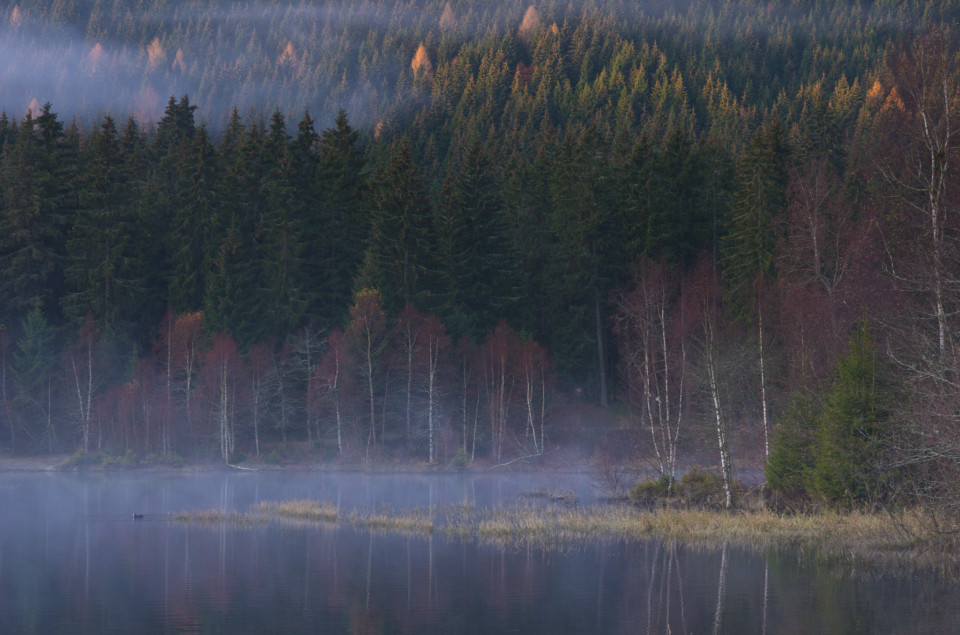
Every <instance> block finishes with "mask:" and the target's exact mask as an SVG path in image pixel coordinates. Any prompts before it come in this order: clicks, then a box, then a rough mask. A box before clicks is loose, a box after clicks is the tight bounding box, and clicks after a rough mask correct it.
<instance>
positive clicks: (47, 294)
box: [0, 109, 70, 322]
mask: <svg viewBox="0 0 960 635" xmlns="http://www.w3.org/2000/svg"><path fill="white" fill-rule="evenodd" d="M48 110H49V109H48ZM45 117H46V119H45V126H46V127H45V128H40V125H39V123H38V122H37V121H36V120H34V119H33V117H32V116H31V113H29V112H28V113H27V116H26V117H25V118H24V119H23V121H22V122H21V124H20V129H19V131H18V132H17V140H16V143H14V144H12V145H8V146H7V147H6V148H5V149H4V154H3V160H2V164H0V192H2V193H3V198H4V200H3V205H2V214H3V216H2V223H0V224H2V227H3V228H4V231H3V232H0V272H2V275H0V292H2V294H3V297H4V299H5V300H4V305H5V306H4V308H3V311H4V314H5V315H4V319H6V320H8V321H12V322H17V321H19V320H21V319H23V318H24V317H26V314H27V312H29V311H30V310H31V309H33V308H39V309H41V310H42V311H43V313H44V314H45V315H48V316H56V315H58V314H59V308H60V307H59V304H60V298H61V296H62V293H63V268H64V258H65V253H64V252H65V228H64V225H65V217H64V212H65V211H66V210H68V209H69V208H70V206H69V205H67V204H66V201H65V200H64V198H65V197H66V196H67V192H68V191H67V189H66V188H67V185H68V184H67V183H63V182H61V181H60V180H59V179H58V177H60V176H62V175H64V174H65V173H66V172H67V170H68V169H69V167H68V166H67V165H64V164H60V165H58V159H59V157H58V151H59V141H60V139H59V136H58V134H59V133H58V130H59V129H60V128H61V127H62V126H60V125H59V124H58V123H57V122H56V120H55V115H52V114H51V113H48V114H47V115H45Z"/></svg>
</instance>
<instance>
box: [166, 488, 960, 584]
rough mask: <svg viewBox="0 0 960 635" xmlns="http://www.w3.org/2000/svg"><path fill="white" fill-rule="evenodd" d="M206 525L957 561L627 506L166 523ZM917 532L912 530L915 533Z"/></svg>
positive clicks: (197, 518)
mask: <svg viewBox="0 0 960 635" xmlns="http://www.w3.org/2000/svg"><path fill="white" fill-rule="evenodd" d="M171 518H172V519H173V520H176V521H181V522H198V523H204V524H221V523H231V524H238V525H243V524H253V523H259V522H280V523H288V524H303V523H318V522H328V523H336V525H337V526H346V527H355V528H362V529H367V530H371V531H382V532H398V533H406V534H420V535H431V534H434V533H438V534H440V535H443V536H445V537H448V538H450V539H457V540H476V541H479V542H484V543H491V544H496V545H500V546H504V547H507V546H511V547H535V548H543V549H554V548H564V547H569V546H571V545H576V544H583V543H586V542H590V541H595V540H645V539H651V538H655V539H661V540H667V541H680V542H684V543H687V544H691V545H699V546H705V547H710V546H720V545H723V544H733V545H738V546H743V547H747V548H755V549H767V548H799V549H803V550H805V551H810V552H816V553H818V554H822V555H825V556H839V557H842V558H843V559H845V560H848V561H852V562H864V563H866V562H885V561H889V560H890V559H898V560H904V559H909V560H912V561H913V563H914V565H916V566H938V567H940V568H949V567H958V568H960V555H958V554H953V553H944V552H942V551H933V550H931V549H928V546H929V545H927V544H925V543H924V542H923V541H922V540H921V539H918V538H916V536H921V535H922V531H921V527H920V526H919V523H917V522H916V521H911V520H910V518H909V517H905V518H903V519H901V523H900V524H899V525H898V524H895V523H894V522H892V521H891V519H890V518H889V517H887V516H885V515H882V514H876V513H866V512H857V511H852V512H835V511H821V512H816V513H810V514H796V515H780V514H777V513H774V512H772V511H749V512H732V513H731V512H718V511H709V510H691V509H654V510H642V509H637V508H636V507H633V506H630V505H600V506H596V507H569V506H557V505H549V506H535V505H517V506H512V507H506V508H504V507H498V508H493V509H477V508H476V507H473V506H472V505H468V504H463V505H453V506H445V507H435V508H429V509H424V508H418V509H403V510H395V509H393V508H390V507H387V506H383V507H379V508H376V509H354V510H351V511H349V512H347V513H342V512H339V511H338V510H337V508H336V507H335V506H334V505H330V504H327V503H323V502H318V501H309V500H292V501H280V502H273V501H271V502H263V503H259V504H258V505H255V506H253V507H251V508H250V509H249V510H248V511H246V512H242V513H241V512H224V511H221V510H215V509H214V510H205V511H199V512H179V513H177V514H173V515H172V516H171ZM914 525H915V526H914Z"/></svg>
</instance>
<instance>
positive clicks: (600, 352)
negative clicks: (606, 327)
mask: <svg viewBox="0 0 960 635" xmlns="http://www.w3.org/2000/svg"><path fill="white" fill-rule="evenodd" d="M593 306H594V313H595V317H596V322H597V362H598V363H599V364H600V405H601V406H602V407H604V408H607V407H608V406H609V405H610V400H609V397H608V395H607V356H606V353H605V351H604V340H603V319H602V315H601V311H600V296H597V297H596V298H595V300H594V305H593Z"/></svg>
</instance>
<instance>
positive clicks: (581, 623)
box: [0, 472, 960, 633]
mask: <svg viewBox="0 0 960 635" xmlns="http://www.w3.org/2000/svg"><path fill="white" fill-rule="evenodd" d="M538 486H539V487H547V488H550V489H554V490H557V489H564V490H568V489H573V490H575V491H577V492H578V494H579V495H580V498H581V501H584V502H590V499H591V496H592V490H591V488H590V484H589V482H588V481H587V480H586V479H582V478H576V477H563V478H560V477H547V476H544V477H524V480H523V481H519V480H517V477H514V476H510V477H506V476H497V477H479V476H464V477H461V476H408V475H402V476H397V475H373V476H360V475H335V474H317V473H291V472H282V473H256V474H252V473H251V474H199V475H197V474H193V475H155V474H151V475H110V476H103V475H73V474H16V473H6V474H0V632H3V633H638V632H642V633H648V632H649V633H665V632H673V633H714V632H719V633H764V632H766V633H918V632H929V633H954V632H960V590H958V589H957V588H956V587H953V586H949V585H944V584H940V583H937V582H935V581H933V580H928V579H923V578H922V577H916V576H915V577H898V576H893V575H891V576H882V575H878V574H864V573H858V574H856V575H851V574H850V573H849V572H847V571H843V570H839V569H836V568H832V567H828V566H826V565H823V564H816V563H812V562H808V561H807V560H806V559H804V558H802V557H800V556H799V555H798V554H795V553H778V552H770V553H766V554H756V553H751V552H747V551H743V550H739V549H735V548H732V547H730V548H725V549H724V548H720V549H716V550H703V549H696V548H692V547H684V546H682V545H665V544H663V543H661V542H659V541H646V542H635V543H622V542H606V543H600V544H591V545H584V546H582V547H579V548H574V549H569V550H566V551H563V552H547V553H544V552H539V551H525V550H520V551H517V550H514V549H506V550H504V549H500V548H496V547H490V546H485V545H477V544H474V543H472V542H469V543H464V542H458V541H448V540H444V539H442V538H437V537H435V538H432V539H430V538H422V537H405V536H397V535H384V534H372V533H369V532H364V531H353V530H347V529H342V528H335V527H326V528H289V527H287V528H278V527H257V528H252V529H243V528H237V527H231V526H227V527H218V528H209V527H198V526H188V525H181V524H177V523H171V522H166V521H164V520H162V518H161V517H162V515H163V514H165V513H167V512H170V511H176V510H181V509H209V508H211V507H218V508H225V509H237V510H243V509H246V508H247V507H248V506H249V505H250V504H252V503H254V502H256V501H258V500H282V499H290V498H302V497H311V498H322V499H324V500H327V501H331V502H339V504H340V505H341V508H343V509H349V508H351V507H356V506H370V505H379V504H384V503H389V504H391V505H393V506H394V507H403V506H424V505H430V504H446V503H453V502H463V501H467V502H472V503H474V504H476V505H478V506H480V505H497V504H502V505H509V504H512V503H514V502H516V501H517V500H518V496H519V495H520V494H521V493H522V492H524V491H529V490H531V489H533V488H535V487H538ZM135 512H136V513H143V514H145V515H146V517H145V519H144V520H139V521H134V520H133V519H132V514H133V513H135Z"/></svg>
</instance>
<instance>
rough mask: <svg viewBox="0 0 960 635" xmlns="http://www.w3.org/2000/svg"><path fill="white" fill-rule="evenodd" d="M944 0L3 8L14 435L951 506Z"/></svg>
mask: <svg viewBox="0 0 960 635" xmlns="http://www.w3.org/2000/svg"><path fill="white" fill-rule="evenodd" d="M108 5H109V6H108ZM958 10H960V6H958V5H957V3H955V2H909V3H900V2H897V3H893V2H874V3H796V2H763V3H761V2H753V1H749V0H745V1H741V2H712V1H707V0H692V1H690V2H651V3H618V2H602V1H601V2H591V3H585V4H571V3H553V2H543V3H536V4H527V3H516V2H505V3H485V2H484V3H480V2H470V1H466V0H465V1H462V2H456V1H451V2H430V1H424V2H412V3H405V4H396V5H390V4H389V3H387V4H385V3H370V2H345V3H332V2H328V3H322V2H317V3H313V2H307V1H306V0H304V1H302V2H299V3H291V4H283V3H277V2H273V3H255V4H252V5H251V4H246V3H235V4H226V5H224V4H223V3H211V2H199V1H198V2H167V1H165V0H158V1H157V2H153V3H150V6H146V5H144V4H143V3H139V4H137V3H133V2H129V1H127V0H117V1H116V2H114V3H112V4H109V3H103V2H85V1H79V0H78V1H75V2H72V3H64V2H59V1H58V2H36V3H30V4H29V5H27V4H26V3H12V4H11V3H9V2H5V3H2V4H0V23H2V27H0V28H2V34H3V37H2V39H0V42H2V44H0V52H2V54H3V59H4V64H3V67H2V68H0V105H2V106H3V108H4V111H3V114H2V116H0V285H2V290H0V291H2V294H3V295H2V297H3V298H4V301H3V304H2V305H0V320H2V324H3V328H2V330H0V344H2V358H0V366H2V374H0V388H2V391H0V393H2V394H0V398H2V408H0V444H2V447H4V448H6V449H9V450H11V451H16V452H37V451H49V452H58V451H67V450H72V449H75V448H78V447H80V448H82V449H83V450H85V451H93V450H95V449H109V450H112V451H119V452H126V451H129V452H133V453H135V454H136V455H139V456H148V455H156V456H168V455H185V454H186V455H190V456H196V457H203V456H220V457H221V458H222V459H223V460H228V461H229V460H231V457H234V456H236V455H237V454H238V453H246V454H252V455H258V456H259V455H260V454H261V444H262V443H264V444H267V446H272V445H273V444H276V443H280V444H282V445H284V446H285V444H286V443H287V442H288V441H296V442H299V443H306V444H307V445H308V446H309V447H311V448H314V447H322V448H324V450H323V451H324V452H328V453H330V455H331V456H334V455H350V456H360V455H363V456H365V457H367V456H370V454H371V452H373V453H374V454H376V453H381V454H382V455H386V454H389V453H390V452H398V453H401V454H405V455H406V456H418V457H422V458H424V459H425V460H427V461H429V462H431V463H432V462H437V461H450V460H452V459H453V457H454V456H457V455H459V457H460V459H459V460H464V461H465V460H476V459H477V457H478V456H481V455H482V456H484V457H487V458H488V459H489V460H493V461H496V462H500V461H504V460H508V459H509V458H510V457H514V456H522V455H528V454H542V453H543V452H545V451H546V450H547V449H548V448H549V447H551V444H555V445H557V444H562V443H563V442H567V443H570V444H573V443H581V444H583V446H584V447H585V450H584V451H585V452H588V453H602V452H605V451H609V450H610V449H611V448H615V449H617V451H619V452H621V453H623V452H624V448H628V449H630V451H631V452H637V453H639V454H642V455H644V456H648V457H651V458H655V460H656V462H657V465H658V469H659V470H660V472H661V474H663V475H665V476H669V477H670V478H672V475H673V474H674V473H675V470H676V469H677V465H678V456H679V454H678V453H684V454H685V455H688V456H699V457H704V460H705V461H707V462H708V463H710V464H720V465H721V466H722V467H723V468H724V470H727V469H729V467H730V464H731V462H739V463H749V464H753V465H768V466H773V468H770V469H778V470H780V472H777V473H776V474H771V480H772V481H773V482H777V483H780V486H781V487H783V488H785V489H790V488H793V489H801V490H802V489H806V490H809V491H811V492H819V493H820V495H823V496H827V497H829V498H833V499H842V500H844V501H845V502H847V503H849V502H851V498H854V499H869V500H882V499H883V498H884V497H885V496H888V495H889V494H890V491H892V486H890V487H889V488H888V485H889V484H888V482H887V481H886V480H879V479H877V478H874V476H872V475H875V474H877V473H878V470H880V471H882V470H884V469H888V471H889V470H892V469H894V468H895V471H896V473H897V474H901V473H902V474H908V475H909V477H910V478H909V479H907V480H906V481H904V482H909V483H912V484H914V485H916V487H915V491H914V494H915V495H917V496H921V495H923V496H927V495H929V496H934V495H935V496H942V495H943V491H941V489H939V488H944V487H948V485H947V483H949V482H951V481H950V478H952V476H951V475H954V474H955V473H956V472H955V470H956V467H957V466H956V460H955V457H956V456H958V454H957V452H956V450H957V448H958V447H960V429H958V427H957V424H956V422H955V421H954V419H953V417H954V414H953V413H954V412H955V411H956V408H955V407H954V406H955V404H953V401H954V400H955V397H954V396H953V395H954V394H955V393H956V391H955V390H954V389H953V386H954V385H955V381H956V374H957V368H958V365H957V363H956V361H955V360H956V359H957V351H956V349H955V344H954V338H953V335H952V334H953V332H954V329H953V326H954V324H955V316H956V314H957V311H956V309H957V306H958V304H960V296H958V289H960V284H958V281H960V278H958V276H957V274H958V273H960V269H958V263H957V261H956V257H955V254H956V253H958V252H957V250H956V244H955V243H956V239H957V232H958V230H960V219H958V214H957V212H958V209H957V206H958V202H960V199H958V196H960V192H958V190H957V184H958V183H960V180H958V178H957V177H958V175H957V165H958V161H957V159H958V158H960V157H958V156H957V154H958V152H957V139H956V133H957V132H958V125H957V117H956V114H955V113H956V112H958V106H960V103H958V102H960V77H958V75H960V72H958V71H957V69H958V68H960V60H958V57H957V54H958V51H957V45H958V38H957V29H956V20H957V17H958V15H960V12H958ZM864 351H869V355H867V353H865V352H864ZM876 360H879V361H876ZM868 362H869V363H868ZM880 368H882V369H883V372H882V373H880V371H879V370H877V369H880ZM851 369H852V370H851ZM881 375H882V379H883V381H882V382H880V383H879V384H878V383H876V382H875V381H874V380H873V378H875V377H880V376H881ZM864 378H868V379H869V381H867V379H864ZM878 386H880V388H878ZM867 388H869V389H870V390H871V391H873V392H870V393H869V395H866V396H864V395H863V394H860V393H858V391H861V392H862V390H866V389H867ZM878 390H879V391H880V392H877V391H878ZM894 396H896V398H894ZM578 403H579V404H597V405H598V406H600V407H601V408H602V409H604V411H605V412H607V413H610V416H609V419H610V420H613V421H615V422H616V423H615V424H612V425H610V426H607V427H606V428H604V427H603V426H597V427H594V428H589V429H587V428H584V427H582V426H581V424H580V423H576V424H574V423H572V420H571V418H570V417H566V418H565V417H564V415H563V410H564V408H562V407H561V405H566V406H570V405H571V404H578ZM878 404H879V405H878ZM881 406H882V407H881ZM877 408H879V409H880V410H876V409H877ZM864 409H866V410H864ZM881 410H882V412H881ZM866 411H869V412H866ZM907 413H910V416H907ZM868 414H869V416H867V415H868ZM858 422H859V423H858ZM864 422H872V423H870V425H867V423H864ZM881 423H882V425H881ZM624 434H626V435H627V437H624V436H623V435H624ZM864 435H867V436H869V444H870V445H869V451H864V447H863V444H862V442H863V441H864V439H865V438H866V437H864ZM628 437H629V439H630V441H629V443H624V442H623V439H624V438H628ZM718 439H719V443H718V442H717V440H718ZM841 441H842V443H841ZM838 444H840V445H841V446H842V447H843V448H848V449H847V450H842V448H841V450H838V449H837V447H838ZM851 444H852V445H853V446H856V448H852V449H851ZM811 448H813V449H816V448H820V450H821V452H820V454H821V457H820V459H818V458H817V456H814V455H811V454H810V453H809V452H807V450H810V449H811ZM840 451H843V452H845V455H844V456H845V459H844V460H846V461H847V463H846V464H845V465H848V466H849V465H851V463H850V461H851V460H852V461H854V463H856V464H857V465H856V466H855V468H854V467H850V468H849V469H848V470H847V472H845V473H844V474H842V475H836V474H835V475H832V476H829V478H828V476H825V474H826V471H825V470H826V464H825V463H824V462H823V456H828V455H829V456H833V455H830V454H829V453H830V452H834V453H836V452H840ZM768 456H769V457H772V458H771V460H770V461H769V462H768V460H767V459H768ZM851 457H853V458H851ZM864 461H868V462H872V463H871V466H870V469H866V468H864V467H863V466H860V465H859V464H860V463H862V462H864ZM833 463H834V464H836V465H839V464H841V461H840V460H839V459H837V460H835V461H833ZM777 466H779V467H777ZM781 468H782V469H781ZM861 468H862V469H861ZM854 472H856V473H854ZM864 474H868V475H871V476H870V478H867V477H865V476H863V475H864ZM861 477H862V478H861ZM857 479H860V480H857ZM864 479H866V480H864ZM952 482H956V479H953V481H952ZM828 483H829V486H828ZM837 483H847V484H848V485H849V484H850V483H856V484H857V485H856V487H853V486H852V485H850V486H848V487H846V489H844V488H842V487H840V485H837ZM864 483H866V485H865V484H864ZM898 487H899V485H898ZM838 488H840V489H838ZM885 488H887V489H885ZM888 490H889V491H888Z"/></svg>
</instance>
